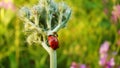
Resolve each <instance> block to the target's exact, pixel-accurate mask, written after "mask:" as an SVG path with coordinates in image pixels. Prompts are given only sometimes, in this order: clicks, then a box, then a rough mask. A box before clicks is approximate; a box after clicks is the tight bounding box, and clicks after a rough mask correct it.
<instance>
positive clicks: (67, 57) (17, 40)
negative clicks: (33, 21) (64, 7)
mask: <svg viewBox="0 0 120 68" xmlns="http://www.w3.org/2000/svg"><path fill="white" fill-rule="evenodd" d="M2 1H5V2H7V1H8V0H1V1H0V2H2ZM56 1H57V2H60V1H61V0H56ZM104 1H108V2H104ZM11 2H12V4H13V5H14V9H13V8H5V7H1V6H0V68H49V55H48V53H47V52H46V51H45V50H44V49H43V48H42V47H41V46H40V45H38V44H33V45H32V46H29V45H28V44H27V42H26V36H25V35H24V31H23V25H24V24H23V22H22V21H20V20H19V19H18V16H17V12H18V10H19V9H20V8H21V7H23V6H27V7H32V6H33V5H35V4H37V3H38V0H11ZM64 2H65V3H66V4H68V5H69V6H70V7H71V9H72V15H71V18H70V20H69V21H68V24H67V27H66V28H64V29H62V30H60V31H59V32H58V38H59V42H60V43H59V46H60V48H59V49H57V58H58V59H57V62H58V63H57V64H58V68H70V66H71V63H72V62H77V63H80V64H86V65H88V66H89V67H90V68H101V67H100V66H99V64H98V62H99V48H100V45H101V44H102V43H103V42H104V41H109V42H110V51H115V50H116V48H117V47H118V46H117V40H118V39H119V34H118V30H119V26H116V25H114V24H113V22H112V21H111V11H112V9H113V5H115V4H116V0H64ZM6 5H7V4H6ZM105 9H107V10H105ZM119 57H120V56H119V54H118V55H117V57H116V60H115V61H116V64H117V65H119V64H120V58H119Z"/></svg>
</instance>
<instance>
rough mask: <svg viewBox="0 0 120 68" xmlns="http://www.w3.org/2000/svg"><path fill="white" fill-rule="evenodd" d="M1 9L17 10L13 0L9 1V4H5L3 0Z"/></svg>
mask: <svg viewBox="0 0 120 68" xmlns="http://www.w3.org/2000/svg"><path fill="white" fill-rule="evenodd" d="M0 8H5V9H11V10H13V11H14V10H15V9H16V8H15V5H14V4H13V3H12V1H11V0H8V1H7V2H5V1H4V0H2V1H1V2H0Z"/></svg>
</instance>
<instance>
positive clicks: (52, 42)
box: [48, 35, 59, 50]
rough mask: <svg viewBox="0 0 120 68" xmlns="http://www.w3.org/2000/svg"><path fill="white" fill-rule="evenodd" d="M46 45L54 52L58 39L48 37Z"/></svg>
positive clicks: (51, 36)
mask: <svg viewBox="0 0 120 68" xmlns="http://www.w3.org/2000/svg"><path fill="white" fill-rule="evenodd" d="M48 44H49V45H50V47H51V48H52V49H53V50H56V49H57V48H59V46H58V39H57V37H56V36H53V35H50V36H48Z"/></svg>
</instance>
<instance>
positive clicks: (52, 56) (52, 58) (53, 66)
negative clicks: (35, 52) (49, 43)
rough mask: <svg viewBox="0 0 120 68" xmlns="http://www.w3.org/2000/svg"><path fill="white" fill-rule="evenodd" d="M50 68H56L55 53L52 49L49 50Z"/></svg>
mask: <svg viewBox="0 0 120 68" xmlns="http://www.w3.org/2000/svg"><path fill="white" fill-rule="evenodd" d="M50 68H57V53H56V50H53V49H52V48H50Z"/></svg>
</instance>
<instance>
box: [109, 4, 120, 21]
mask: <svg viewBox="0 0 120 68" xmlns="http://www.w3.org/2000/svg"><path fill="white" fill-rule="evenodd" d="M111 18H112V20H113V21H114V22H117V20H118V19H119V18H120V5H116V6H114V7H113V11H112V17H111Z"/></svg>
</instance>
